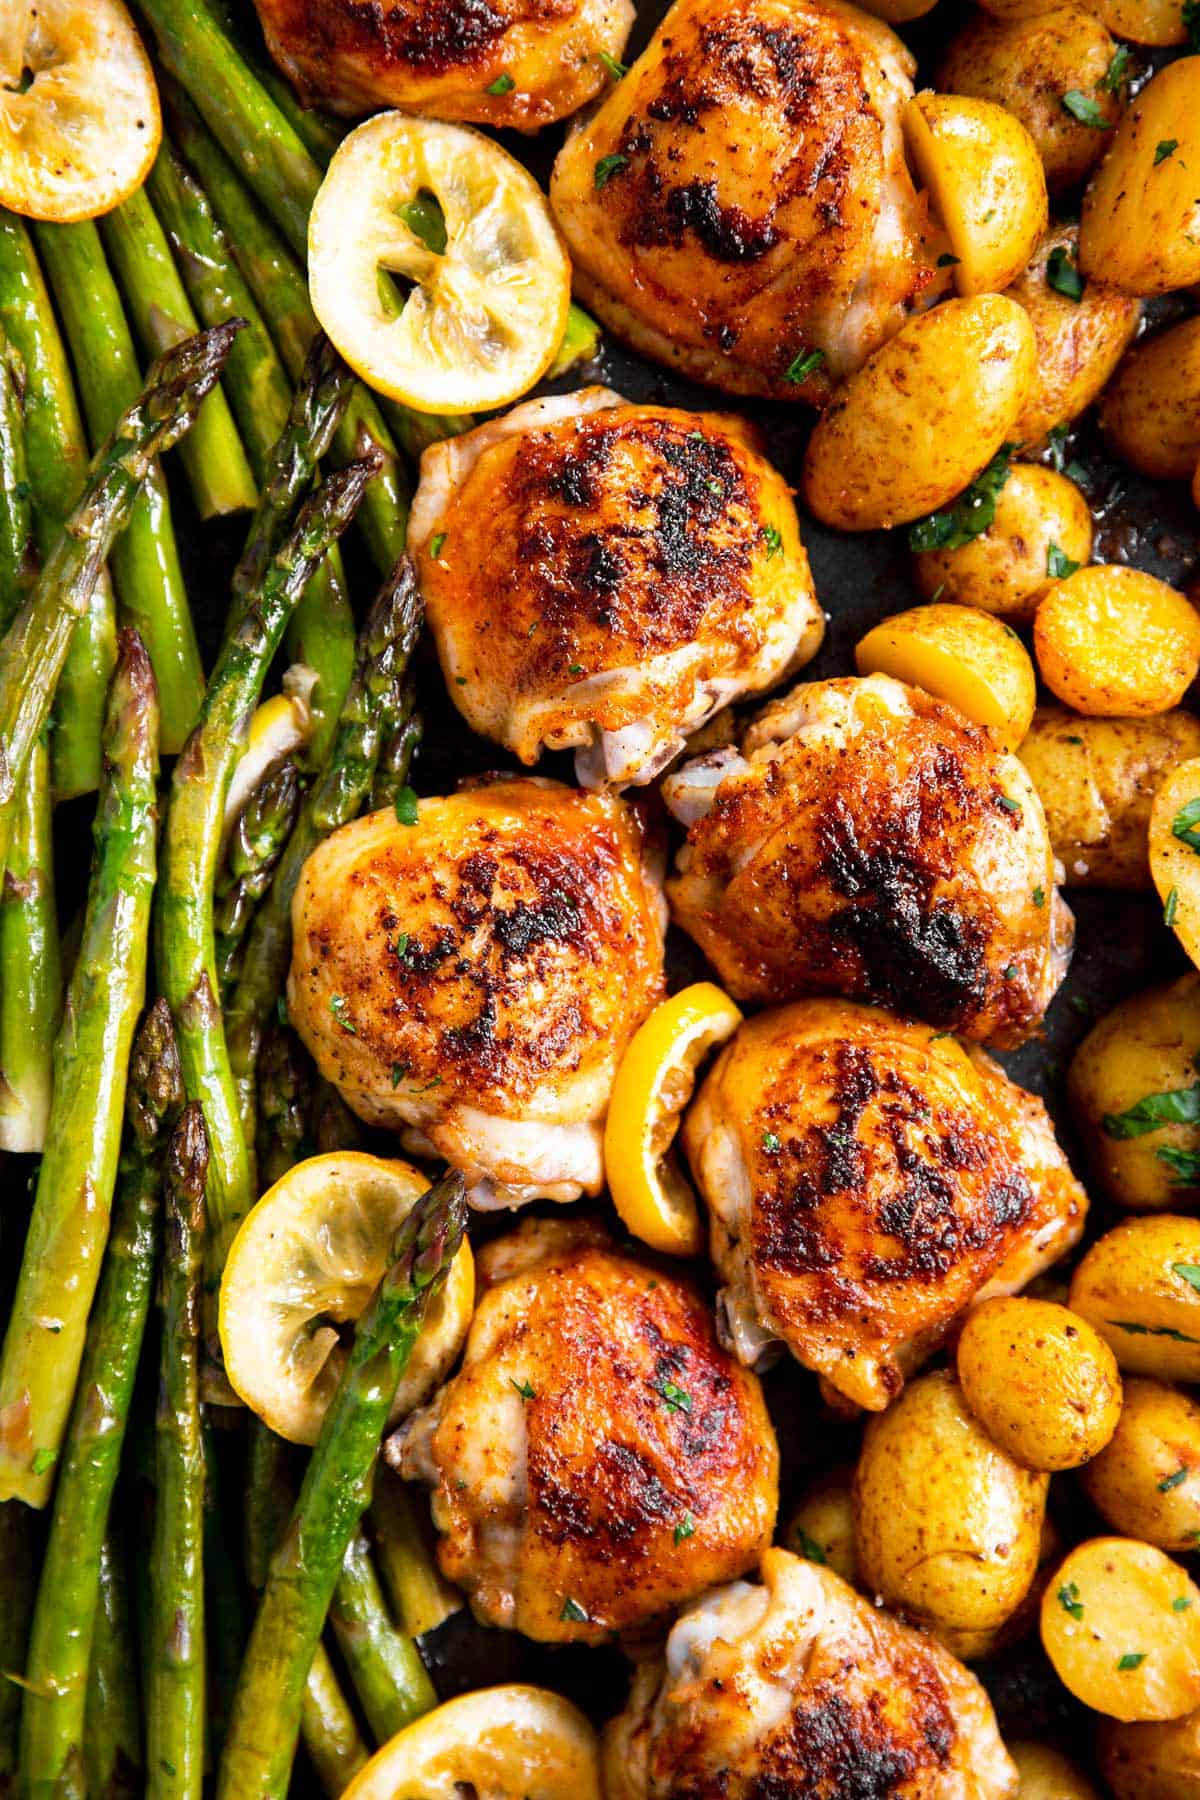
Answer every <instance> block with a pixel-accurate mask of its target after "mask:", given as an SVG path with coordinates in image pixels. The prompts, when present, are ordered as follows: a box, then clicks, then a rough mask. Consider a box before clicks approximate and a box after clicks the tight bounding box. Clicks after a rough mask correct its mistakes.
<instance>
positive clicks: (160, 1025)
mask: <svg viewBox="0 0 1200 1800" xmlns="http://www.w3.org/2000/svg"><path fill="white" fill-rule="evenodd" d="M185 1098H186V1096H185V1094H184V1090H183V1070H182V1068H181V1066H180V1062H179V1046H178V1045H177V1043H176V1042H175V1027H174V1025H173V1024H172V1022H171V1009H170V1007H169V1006H168V1005H167V1003H166V1001H165V1000H164V999H162V998H161V996H160V998H159V999H157V1000H156V1001H155V1002H154V1004H153V1006H151V1007H150V1009H149V1011H148V1012H147V1013H146V1014H145V1015H144V1017H143V1019H142V1022H141V1025H140V1026H139V1027H138V1032H137V1036H136V1037H135V1039H134V1042H133V1055H132V1056H131V1058H130V1061H129V1091H128V1096H127V1099H126V1103H125V1104H126V1113H127V1116H128V1119H129V1128H130V1130H131V1131H132V1132H133V1134H134V1136H135V1137H136V1138H137V1139H138V1140H139V1141H140V1142H141V1143H142V1144H143V1145H146V1146H147V1147H149V1146H151V1145H153V1143H154V1141H155V1139H156V1138H157V1137H158V1135H159V1133H160V1132H162V1131H163V1130H171V1129H173V1128H174V1125H175V1121H176V1119H177V1118H178V1116H179V1113H180V1112H181V1111H182V1109H183V1104H184V1100H185Z"/></svg>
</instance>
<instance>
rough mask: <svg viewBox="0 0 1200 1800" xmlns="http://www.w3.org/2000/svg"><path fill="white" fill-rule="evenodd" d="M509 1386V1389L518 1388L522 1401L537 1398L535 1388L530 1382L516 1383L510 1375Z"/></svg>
mask: <svg viewBox="0 0 1200 1800" xmlns="http://www.w3.org/2000/svg"><path fill="white" fill-rule="evenodd" d="M508 1385H509V1387H514V1388H516V1390H517V1392H518V1394H520V1396H521V1398H522V1400H532V1399H534V1398H535V1397H536V1395H535V1390H534V1388H533V1386H532V1385H531V1383H530V1382H528V1381H516V1380H514V1378H513V1377H512V1376H511V1375H510V1376H509V1378H508Z"/></svg>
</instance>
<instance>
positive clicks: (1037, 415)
mask: <svg viewBox="0 0 1200 1800" xmlns="http://www.w3.org/2000/svg"><path fill="white" fill-rule="evenodd" d="M1078 248H1079V233H1078V229H1077V227H1076V226H1074V225H1055V226H1053V227H1052V228H1051V229H1050V230H1049V231H1048V232H1047V233H1046V236H1045V237H1044V238H1043V239H1042V241H1041V243H1040V244H1039V245H1038V247H1037V250H1036V251H1035V252H1034V255H1033V257H1032V258H1031V259H1030V262H1029V266H1028V268H1027V269H1026V270H1025V272H1024V274H1022V275H1019V276H1018V277H1017V279H1016V281H1014V282H1013V284H1012V286H1011V287H1010V288H1009V290H1008V294H1009V298H1010V299H1012V300H1016V301H1019V303H1020V304H1021V305H1022V306H1023V307H1024V308H1025V311H1026V312H1027V313H1028V314H1029V318H1030V321H1031V323H1032V325H1033V330H1034V336H1035V338H1036V340H1037V376H1036V379H1035V381H1034V386H1033V391H1032V393H1031V394H1030V396H1029V399H1028V401H1027V402H1026V404H1025V406H1024V407H1023V408H1022V410H1021V412H1020V414H1019V416H1018V418H1017V422H1016V424H1015V425H1014V426H1013V436H1014V437H1015V438H1016V439H1017V441H1018V443H1021V444H1024V445H1025V446H1026V447H1027V448H1032V447H1033V446H1034V445H1036V444H1040V443H1041V442H1042V441H1043V439H1044V438H1045V436H1046V433H1047V432H1048V431H1050V430H1051V429H1052V428H1053V427H1054V426H1055V425H1065V424H1068V423H1069V422H1070V420H1072V419H1077V418H1078V417H1079V415H1080V413H1082V412H1086V410H1087V408H1088V407H1089V406H1090V405H1091V404H1092V401H1093V400H1094V399H1095V398H1096V396H1097V394H1098V393H1099V392H1100V390H1101V388H1102V387H1103V386H1104V384H1105V382H1106V381H1107V380H1108V378H1109V376H1110V375H1111V374H1112V372H1113V370H1114V369H1115V368H1116V366H1117V364H1118V363H1119V362H1120V360H1121V357H1122V356H1123V354H1124V352H1125V350H1126V348H1127V346H1128V345H1129V343H1130V341H1131V340H1132V338H1133V334H1134V332H1135V331H1136V330H1137V325H1138V319H1139V317H1140V316H1141V305H1140V303H1139V302H1138V301H1137V300H1133V299H1130V297H1129V296H1128V295H1127V294H1122V293H1119V292H1118V290H1117V289H1116V288H1115V287H1109V286H1107V285H1106V284H1105V283H1102V282H1100V281H1088V282H1087V283H1086V284H1085V285H1084V289H1083V295H1082V297H1081V298H1078V299H1077V298H1075V297H1074V295H1073V294H1070V293H1066V294H1064V293H1063V292H1062V286H1063V285H1065V286H1068V287H1069V286H1070V285H1071V277H1072V275H1073V274H1074V273H1075V270H1076V261H1077V255H1078ZM1055 281H1057V282H1058V283H1059V284H1060V285H1059V286H1057V287H1056V286H1054V285H1053V283H1054V282H1055Z"/></svg>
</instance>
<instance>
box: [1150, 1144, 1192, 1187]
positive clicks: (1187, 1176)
mask: <svg viewBox="0 0 1200 1800" xmlns="http://www.w3.org/2000/svg"><path fill="white" fill-rule="evenodd" d="M1154 1154H1155V1156H1156V1157H1157V1158H1158V1160H1159V1162H1160V1163H1165V1164H1166V1165H1167V1167H1168V1169H1170V1170H1171V1171H1172V1173H1173V1175H1174V1180H1173V1181H1172V1183H1171V1185H1172V1187H1197V1186H1200V1150H1176V1149H1174V1147H1173V1146H1171V1145H1170V1144H1164V1145H1163V1146H1162V1148H1161V1149H1160V1150H1156V1151H1155V1152H1154Z"/></svg>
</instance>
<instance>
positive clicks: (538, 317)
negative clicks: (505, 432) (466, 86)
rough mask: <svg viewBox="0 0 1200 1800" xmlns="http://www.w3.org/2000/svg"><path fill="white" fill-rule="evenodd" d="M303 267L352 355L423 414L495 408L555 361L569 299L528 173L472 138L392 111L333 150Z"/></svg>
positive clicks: (457, 128) (316, 303)
mask: <svg viewBox="0 0 1200 1800" xmlns="http://www.w3.org/2000/svg"><path fill="white" fill-rule="evenodd" d="M431 219H432V220H433V221H434V223H435V226H436V230H435V231H431V230H430V229H429V221H430V220H431ZM308 271H309V284H310V288H311V291H312V303H313V309H314V311H315V312H316V315H317V317H318V319H320V321H321V324H322V325H323V326H324V327H325V330H326V331H327V333H328V334H329V336H330V338H331V339H332V340H333V342H334V343H335V344H336V345H337V347H338V349H339V350H340V351H341V353H342V355H343V356H344V357H345V358H346V361H347V362H348V363H350V365H351V366H352V367H353V368H354V369H355V370H356V371H357V373H358V374H359V375H361V376H362V378H363V380H364V381H365V382H367V383H368V384H369V385H370V386H371V387H373V388H377V389H378V390H379V391H380V392H381V393H384V394H388V395H390V396H391V397H392V399H394V400H400V401H403V402H404V404H405V405H406V406H411V407H415V408H416V409H417V410H419V411H423V412H442V413H460V412H474V411H487V410H489V409H491V408H493V407H497V406H505V405H507V404H508V402H509V401H510V400H515V399H516V398H517V396H518V395H520V394H523V393H525V391H526V390H527V389H528V388H530V387H532V386H533V384H534V382H535V381H537V380H538V379H539V377H540V376H542V375H544V374H545V372H546V370H547V369H548V368H549V367H550V364H551V363H552V362H553V360H554V358H555V355H556V354H557V351H558V347H559V345H560V343H561V342H562V337H563V332H564V329H565V327H566V322H567V308H568V306H569V304H570V298H571V272H570V264H569V263H568V261H567V256H566V252H565V251H564V249H563V247H562V244H561V242H560V240H559V236H558V232H557V230H556V229H555V225H554V221H553V219H552V218H551V216H550V208H549V206H548V204H547V202H546V197H545V195H544V194H543V193H542V191H541V189H540V188H539V187H538V186H537V183H536V182H535V181H534V180H533V177H532V176H531V175H529V174H527V173H526V171H525V170H524V169H523V168H522V167H521V165H520V164H519V163H518V162H515V161H514V160H513V158H512V157H511V156H509V155H508V153H507V151H504V150H502V149H501V148H500V146H499V145H498V144H494V143H492V141H491V139H490V138H486V137H484V136H483V135H482V134H481V133H480V132H478V131H471V130H468V129H467V127H465V126H462V125H445V124H442V123H440V122H439V121H437V120H434V119H415V118H409V117H407V116H406V115H405V114H403V113H398V112H389V113H380V114H379V115H378V116H377V117H375V118H373V119H368V120H367V121H366V123H365V124H363V125H360V126H359V127H358V129H357V130H356V131H352V132H351V133H350V135H349V137H348V138H346V139H345V141H344V142H343V143H342V144H341V146H340V147H339V149H338V150H337V151H336V152H335V153H334V157H333V160H332V162H331V163H330V165H329V169H328V172H327V174H326V176H325V180H324V182H323V183H322V184H321V189H320V192H319V193H318V195H317V198H316V202H315V204H314V206H313V209H312V215H311V217H310V219H309V226H308Z"/></svg>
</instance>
